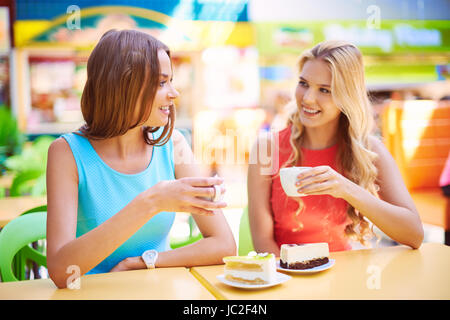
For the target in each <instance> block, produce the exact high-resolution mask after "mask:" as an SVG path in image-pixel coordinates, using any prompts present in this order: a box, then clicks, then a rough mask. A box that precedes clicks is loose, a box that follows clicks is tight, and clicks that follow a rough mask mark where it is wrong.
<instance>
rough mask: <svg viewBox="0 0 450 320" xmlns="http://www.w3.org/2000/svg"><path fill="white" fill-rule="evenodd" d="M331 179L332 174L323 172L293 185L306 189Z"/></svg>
mask: <svg viewBox="0 0 450 320" xmlns="http://www.w3.org/2000/svg"><path fill="white" fill-rule="evenodd" d="M332 177H333V173H332V172H331V171H324V172H321V173H319V174H317V175H314V176H309V177H305V178H303V179H301V180H297V182H296V183H295V185H296V186H297V187H299V188H301V187H306V186H308V185H311V184H315V183H321V182H324V181H328V180H330V179H331V178H332Z"/></svg>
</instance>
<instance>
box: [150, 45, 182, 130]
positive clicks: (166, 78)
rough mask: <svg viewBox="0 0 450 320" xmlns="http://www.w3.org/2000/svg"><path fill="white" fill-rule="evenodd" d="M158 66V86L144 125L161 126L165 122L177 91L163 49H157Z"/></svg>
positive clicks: (168, 59)
mask: <svg viewBox="0 0 450 320" xmlns="http://www.w3.org/2000/svg"><path fill="white" fill-rule="evenodd" d="M158 59H159V66H160V70H161V72H160V75H159V86H158V89H157V90H156V94H155V98H154V100H153V105H152V111H151V113H150V116H149V118H148V120H147V121H146V123H145V125H148V126H151V127H162V126H165V125H166V124H167V121H168V120H169V114H170V112H174V108H175V106H174V100H175V99H176V98H177V97H178V95H179V93H178V91H177V90H176V89H175V88H174V86H173V83H172V65H171V62H170V58H169V56H168V55H167V53H166V52H165V51H164V50H159V51H158Z"/></svg>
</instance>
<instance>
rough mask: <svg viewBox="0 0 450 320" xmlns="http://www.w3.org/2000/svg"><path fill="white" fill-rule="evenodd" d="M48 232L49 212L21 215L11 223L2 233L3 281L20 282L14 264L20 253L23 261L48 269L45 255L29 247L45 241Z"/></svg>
mask: <svg viewBox="0 0 450 320" xmlns="http://www.w3.org/2000/svg"><path fill="white" fill-rule="evenodd" d="M46 231H47V212H45V211H40V212H32V213H27V214H25V215H21V216H19V217H17V218H15V219H14V220H12V221H11V222H9V223H8V224H7V225H6V226H5V227H4V228H3V229H2V231H1V232H0V252H1V254H0V274H1V277H2V281H4V282H7V281H18V279H17V278H16V276H15V275H14V272H13V269H12V267H13V266H12V264H13V259H14V256H15V255H16V254H17V253H18V252H19V251H20V252H21V255H22V257H23V259H25V260H26V259H28V260H32V261H35V262H36V263H37V264H38V265H41V266H44V267H47V259H46V256H45V255H44V254H42V253H41V252H39V251H38V250H35V249H33V248H31V247H30V246H29V244H30V243H32V242H35V241H37V240H41V239H45V238H46Z"/></svg>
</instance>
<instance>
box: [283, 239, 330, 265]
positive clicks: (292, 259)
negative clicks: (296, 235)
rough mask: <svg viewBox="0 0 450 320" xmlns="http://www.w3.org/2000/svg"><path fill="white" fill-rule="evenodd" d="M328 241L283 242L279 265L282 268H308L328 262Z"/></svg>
mask: <svg viewBox="0 0 450 320" xmlns="http://www.w3.org/2000/svg"><path fill="white" fill-rule="evenodd" d="M329 254H330V251H329V249H328V243H326V242H320V243H305V244H283V245H281V251H280V266H281V267H282V268H284V269H310V268H314V267H318V266H321V265H323V264H326V263H328V261H329V260H328V257H329Z"/></svg>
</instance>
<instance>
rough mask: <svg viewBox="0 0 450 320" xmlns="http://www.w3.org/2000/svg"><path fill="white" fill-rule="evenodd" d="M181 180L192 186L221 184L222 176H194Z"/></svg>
mask: <svg viewBox="0 0 450 320" xmlns="http://www.w3.org/2000/svg"><path fill="white" fill-rule="evenodd" d="M180 180H181V181H183V182H185V183H187V184H189V185H191V186H193V187H210V186H212V185H217V184H219V185H220V184H222V183H223V181H224V180H223V178H219V177H217V178H216V177H212V178H210V177H202V178H196V177H189V178H181V179H180Z"/></svg>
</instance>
